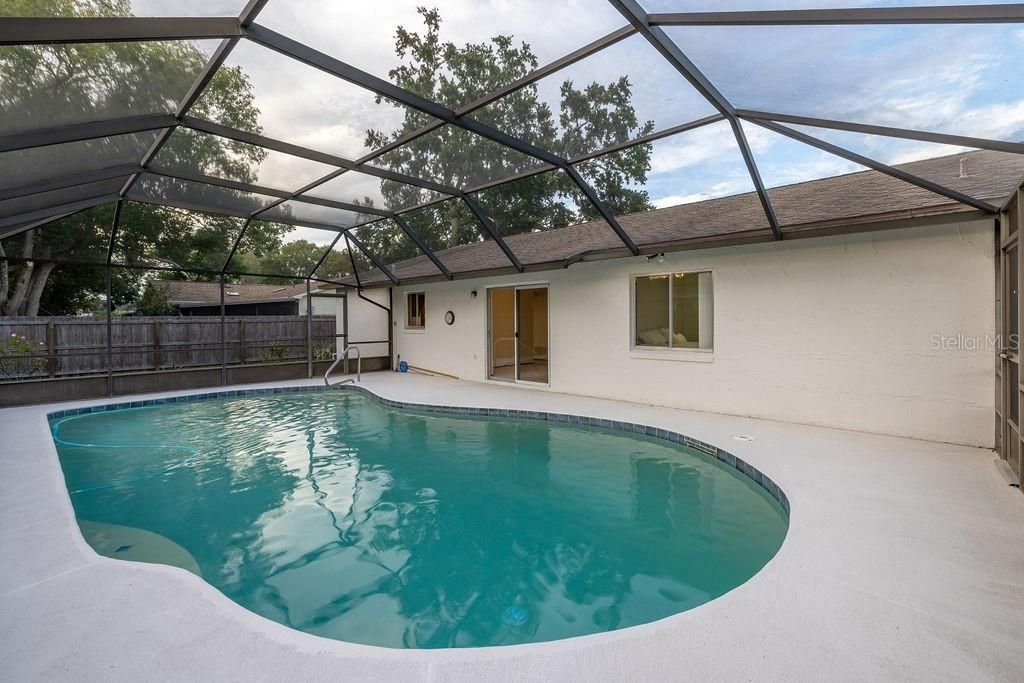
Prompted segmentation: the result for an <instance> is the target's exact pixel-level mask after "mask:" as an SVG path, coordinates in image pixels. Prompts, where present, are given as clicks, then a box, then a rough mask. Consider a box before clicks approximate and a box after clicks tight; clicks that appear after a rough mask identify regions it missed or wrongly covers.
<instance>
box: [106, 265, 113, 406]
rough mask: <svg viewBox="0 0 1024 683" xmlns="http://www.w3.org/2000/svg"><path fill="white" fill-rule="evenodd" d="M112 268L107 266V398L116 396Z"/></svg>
mask: <svg viewBox="0 0 1024 683" xmlns="http://www.w3.org/2000/svg"><path fill="white" fill-rule="evenodd" d="M111 290H112V287H111V284H110V266H109V265H108V266H107V396H113V395H114V327H113V321H112V319H111V318H112V315H113V302H112V301H111V298H112V294H111Z"/></svg>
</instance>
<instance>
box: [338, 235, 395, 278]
mask: <svg viewBox="0 0 1024 683" xmlns="http://www.w3.org/2000/svg"><path fill="white" fill-rule="evenodd" d="M345 239H346V240H351V242H352V244H354V245H356V248H357V249H359V251H361V252H363V254H364V255H365V256H366V258H368V259H370V260H371V261H373V265H375V266H377V268H378V269H380V272H382V273H384V274H385V275H387V277H388V279H389V280H391V282H392V283H394V284H395V286H398V285H399V284H401V283H400V282H399V281H398V278H397V277H395V274H394V273H392V272H391V270H390V269H389V268H388V267H387V266H385V265H384V263H383V262H382V261H381V260H380V259H379V258H377V256H376V255H375V254H374V253H373V252H372V251H370V250H369V249H367V248H366V247H365V246H364V245H363V243H362V242H360V241H359V240H357V239H356V236H355V235H353V234H352V233H350V232H346V233H345ZM352 264H353V268H354V267H355V261H353V262H352Z"/></svg>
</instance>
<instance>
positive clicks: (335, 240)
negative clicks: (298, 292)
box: [306, 232, 345, 280]
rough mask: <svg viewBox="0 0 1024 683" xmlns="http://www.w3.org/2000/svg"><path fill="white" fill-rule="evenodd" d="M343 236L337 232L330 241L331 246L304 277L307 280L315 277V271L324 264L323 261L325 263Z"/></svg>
mask: <svg viewBox="0 0 1024 683" xmlns="http://www.w3.org/2000/svg"><path fill="white" fill-rule="evenodd" d="M344 235H345V233H343V232H339V233H338V234H337V235H335V236H334V239H333V240H331V246H329V247H327V251H325V252H324V253H323V255H322V256H321V257H320V258H319V259H317V261H316V265H315V266H313V267H312V268H311V269H310V271H309V274H308V275H306V279H307V280H308V279H310V278H311V277H313V276H314V275H316V271H317V270H318V269H319V268H320V266H322V265H323V264H324V261H326V260H327V257H328V256H330V255H331V252H332V251H334V245H336V244H337V243H338V240H340V239H341V238H342V237H343V236H344Z"/></svg>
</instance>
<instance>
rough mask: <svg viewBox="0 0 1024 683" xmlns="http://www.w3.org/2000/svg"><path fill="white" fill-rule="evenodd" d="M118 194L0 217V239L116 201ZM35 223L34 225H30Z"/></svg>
mask: <svg viewBox="0 0 1024 683" xmlns="http://www.w3.org/2000/svg"><path fill="white" fill-rule="evenodd" d="M119 198H120V197H119V195H117V194H104V195H99V196H96V197H90V198H88V199H80V200H78V201H75V202H68V203H66V204H54V205H53V206H48V207H46V208H45V209H37V210H36V211H28V212H26V213H20V214H16V215H13V216H5V217H3V218H0V239H2V238H4V237H10V236H11V235H14V234H17V233H19V232H24V231H25V230H30V229H31V228H33V227H36V226H37V225H42V224H43V223H49V222H50V221H54V220H57V219H58V218H60V217H61V216H62V215H65V214H72V213H78V212H79V211H82V210H84V209H91V208H93V207H94V206H99V205H100V204H108V203H110V202H116V201H117V200H118V199H119ZM29 223H34V225H28V224H29ZM4 228H12V229H11V230H5V229H4Z"/></svg>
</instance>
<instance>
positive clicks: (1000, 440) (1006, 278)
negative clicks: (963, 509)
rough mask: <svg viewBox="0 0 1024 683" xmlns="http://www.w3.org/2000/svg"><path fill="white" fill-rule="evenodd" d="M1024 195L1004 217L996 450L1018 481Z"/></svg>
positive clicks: (1020, 472)
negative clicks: (1021, 258)
mask: <svg viewBox="0 0 1024 683" xmlns="http://www.w3.org/2000/svg"><path fill="white" fill-rule="evenodd" d="M1022 201H1024V191H1018V192H1017V196H1016V198H1015V201H1012V202H1011V203H1010V205H1009V207H1008V210H1007V211H1005V212H1004V213H1003V214H1002V217H1001V220H1000V228H1001V229H1000V238H1001V247H1002V248H1001V254H1000V263H999V265H1000V268H999V283H998V289H997V296H998V298H999V302H998V306H997V313H998V315H999V333H1000V335H999V348H998V354H999V355H998V358H997V361H996V392H997V396H996V399H997V400H996V449H997V450H998V451H999V456H1000V457H1001V458H1003V459H1004V460H1005V461H1006V463H1007V464H1008V465H1009V466H1010V469H1011V470H1013V473H1014V475H1015V477H1016V478H1017V481H1018V482H1019V481H1021V478H1022V475H1024V467H1022V466H1021V440H1020V415H1021V412H1020V410H1021V398H1022V396H1021V375H1020V372H1021V370H1020V319H1021V303H1022V302H1021V297H1020V284H1021V263H1020V247H1019V244H1020V242H1019V234H1020V231H1021V225H1020V224H1021V204H1022Z"/></svg>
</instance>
